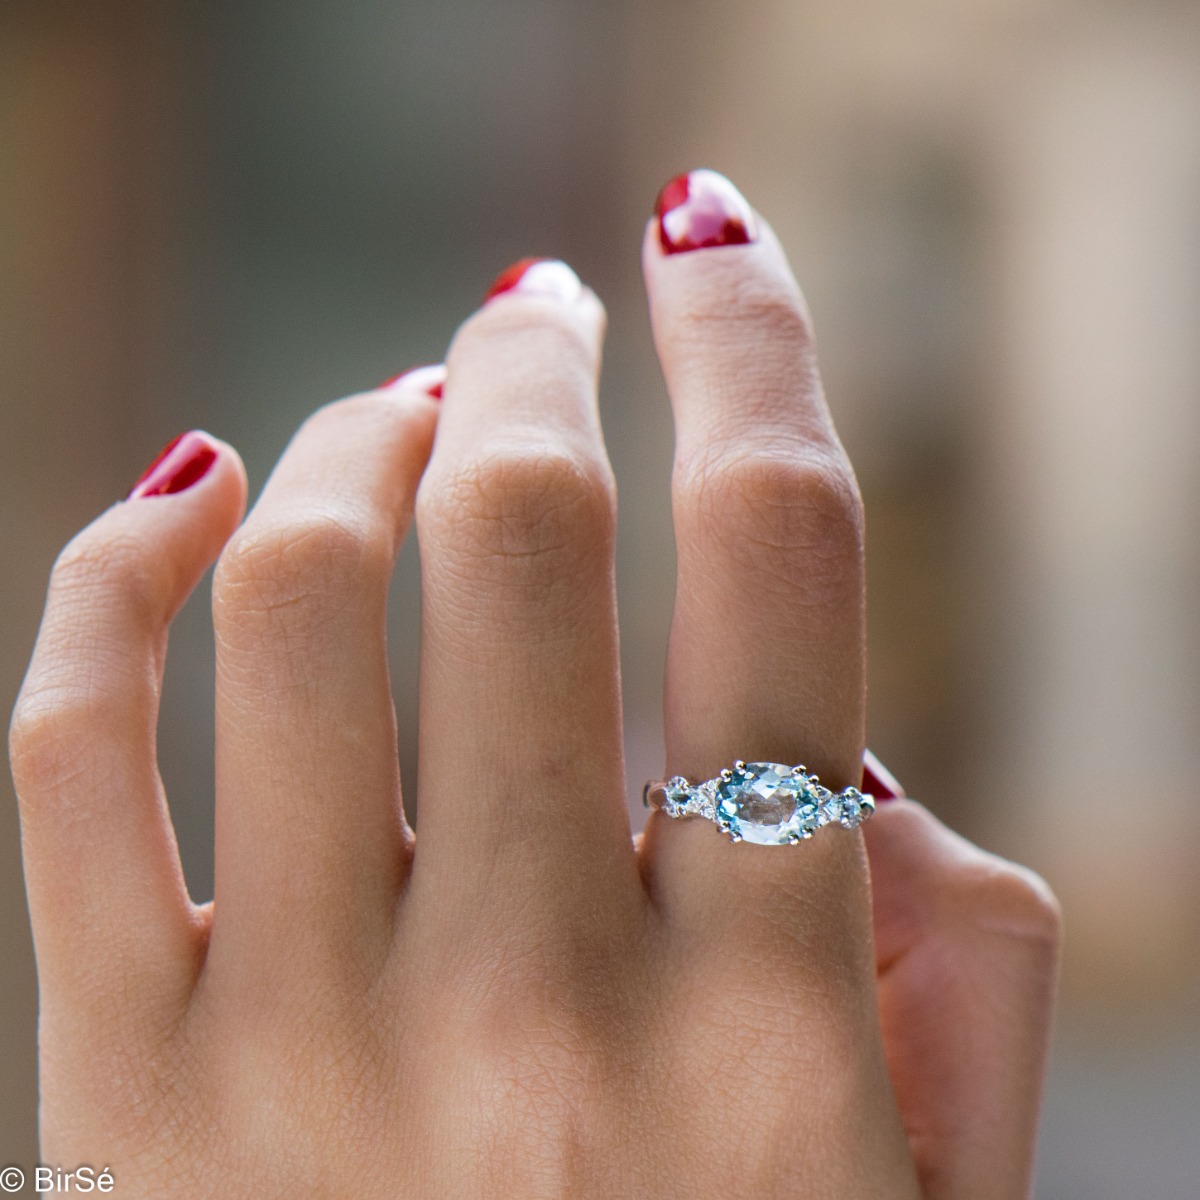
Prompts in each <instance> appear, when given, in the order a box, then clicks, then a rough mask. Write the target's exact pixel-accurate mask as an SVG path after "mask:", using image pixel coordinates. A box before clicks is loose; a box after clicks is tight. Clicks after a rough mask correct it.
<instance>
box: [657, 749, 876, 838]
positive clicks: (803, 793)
mask: <svg viewBox="0 0 1200 1200" xmlns="http://www.w3.org/2000/svg"><path fill="white" fill-rule="evenodd" d="M642 802H643V803H644V804H645V805H646V807H647V808H659V809H662V811H663V812H664V813H666V815H667V816H668V817H677V818H678V817H702V818H703V819H704V820H706V821H712V822H713V823H714V824H715V825H716V826H717V827H718V828H719V829H721V830H722V831H723V832H724V833H725V834H727V835H728V837H729V839H730V841H734V842H752V843H753V844H755V845H757V846H791V845H796V844H797V843H799V842H803V841H806V840H807V839H808V838H810V837H812V836H813V834H814V833H816V831H817V830H818V829H820V828H822V827H823V826H825V825H840V826H842V828H844V829H857V828H858V827H859V826H860V825H861V824H862V823H863V822H864V821H866V820H869V819H870V817H871V816H872V814H873V813H874V812H875V798H874V797H873V796H869V795H864V794H863V793H862V792H860V791H859V790H858V788H853V787H848V788H843V789H842V790H841V791H840V792H831V791H830V790H829V789H828V788H827V787H823V786H822V785H821V782H820V780H819V779H818V778H817V776H816V775H810V774H809V773H808V772H807V771H806V770H805V768H804V767H803V766H797V767H789V766H785V765H784V764H783V763H766V762H754V763H746V762H742V761H741V760H740V759H739V760H738V761H737V762H735V763H734V764H733V766H732V767H726V768H725V769H724V770H722V771H721V773H720V774H719V775H715V776H714V777H713V778H712V779H707V780H705V781H704V782H703V783H696V784H692V783H689V782H688V781H687V780H686V779H685V778H684V777H683V776H682V775H673V776H672V777H671V778H670V779H655V780H651V781H650V782H649V783H647V784H646V787H645V789H644V790H643V792H642Z"/></svg>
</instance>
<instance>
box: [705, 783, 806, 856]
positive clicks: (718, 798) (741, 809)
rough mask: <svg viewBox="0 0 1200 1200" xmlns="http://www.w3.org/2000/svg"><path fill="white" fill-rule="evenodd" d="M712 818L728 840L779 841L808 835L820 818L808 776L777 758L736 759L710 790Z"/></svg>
mask: <svg viewBox="0 0 1200 1200" xmlns="http://www.w3.org/2000/svg"><path fill="white" fill-rule="evenodd" d="M714 802H715V807H716V822H717V824H718V825H719V826H720V827H721V828H722V829H723V830H725V832H726V833H728V834H729V836H730V837H731V838H733V839H734V841H746V842H754V843H755V844H757V845H759V846H783V845H786V844H787V843H789V842H798V841H800V840H802V839H803V838H807V837H812V834H813V831H814V830H815V829H816V828H817V826H818V824H819V823H820V822H819V820H818V810H817V805H816V803H815V802H814V798H813V796H812V794H811V785H810V783H809V781H808V777H807V776H805V775H804V774H803V773H796V772H794V771H793V769H792V768H791V767H786V766H784V765H783V764H782V763H739V764H738V765H737V766H736V767H734V769H733V770H732V771H727V772H723V773H722V775H721V777H720V779H718V780H717V781H716V791H715V795H714Z"/></svg>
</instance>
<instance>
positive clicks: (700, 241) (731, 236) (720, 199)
mask: <svg viewBox="0 0 1200 1200" xmlns="http://www.w3.org/2000/svg"><path fill="white" fill-rule="evenodd" d="M654 212H655V215H656V216H657V217H658V240H659V242H660V243H661V245H662V248H663V250H664V251H665V252H666V253H667V254H679V253H681V252H682V251H685V250H702V249H705V248H706V247H709V246H745V245H747V244H748V243H749V242H756V241H758V223H757V222H756V221H755V219H754V210H753V209H752V208H751V207H750V205H749V204H748V203H747V202H746V198H745V196H743V195H742V193H741V192H739V191H738V190H737V188H735V187H734V186H733V184H732V183H730V182H729V180H728V179H726V178H725V176H724V175H718V174H717V172H716V171H688V173H687V174H686V175H676V176H675V178H674V179H672V180H671V182H670V183H668V184H667V186H666V187H664V188H663V190H662V191H661V192H659V193H658V203H657V204H656V205H655V206H654Z"/></svg>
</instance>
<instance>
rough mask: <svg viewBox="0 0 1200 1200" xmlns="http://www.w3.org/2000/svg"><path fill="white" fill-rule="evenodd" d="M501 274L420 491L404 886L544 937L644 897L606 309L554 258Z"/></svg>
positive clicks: (454, 377) (453, 367)
mask: <svg viewBox="0 0 1200 1200" xmlns="http://www.w3.org/2000/svg"><path fill="white" fill-rule="evenodd" d="M506 276H507V278H506V277H505V276H502V277H501V280H500V281H498V286H499V287H502V288H503V290H500V291H498V292H497V288H495V287H494V288H493V293H494V294H493V298H492V299H490V300H489V302H487V303H486V304H485V305H484V307H483V309H482V310H481V311H480V312H479V313H477V314H476V315H475V316H474V317H473V318H472V319H471V320H470V321H468V322H467V324H466V325H465V326H464V327H463V329H462V330H461V331H460V332H459V334H458V336H457V337H456V339H455V342H454V345H453V346H452V348H451V351H450V354H449V357H448V366H449V380H448V383H447V387H446V395H445V401H444V407H443V411H442V416H441V419H440V424H439V429H438V438H437V444H436V447H435V449H434V453H433V457H432V459H431V461H430V465H429V470H428V472H427V474H426V476H425V479H424V481H423V482H422V485H421V490H420V494H419V496H418V502H417V530H418V535H419V539H420V545H421V567H422V588H423V592H424V616H423V622H422V646H421V719H420V755H419V785H418V786H419V796H418V819H417V841H418V849H417V854H416V860H415V864H414V872H413V880H412V891H411V893H410V897H411V903H413V904H415V905H418V906H421V905H422V904H425V903H428V904H429V905H431V906H432V907H434V908H436V909H437V910H438V911H439V912H440V913H441V915H442V917H443V921H444V919H445V918H446V916H447V914H449V919H450V921H451V922H452V923H454V924H456V925H457V926H459V927H465V928H469V929H470V930H471V931H472V933H473V934H474V935H475V936H478V937H482V938H484V939H487V940H491V939H492V938H493V937H494V936H495V935H497V934H499V935H500V940H501V943H502V944H508V943H509V940H510V938H511V937H512V936H514V935H518V934H520V935H525V934H527V935H528V936H530V937H532V938H533V939H535V940H537V941H538V942H539V944H544V939H545V937H546V935H547V931H548V930H550V931H558V932H559V933H561V934H564V935H565V936H566V937H567V938H568V939H573V938H574V936H575V933H577V932H578V930H579V922H580V921H581V920H582V921H593V922H594V924H593V928H595V927H596V925H595V922H596V921H597V920H598V921H599V923H600V924H604V923H606V922H610V921H611V926H610V927H612V926H615V925H618V924H619V922H618V921H614V920H612V918H615V917H616V916H617V912H618V906H620V905H624V906H626V911H632V910H631V909H630V908H629V907H628V906H630V905H632V904H633V903H634V899H635V897H636V896H639V895H640V892H639V891H638V889H637V876H636V866H635V860H634V857H633V852H632V847H631V842H630V836H629V826H628V817H627V815H626V809H625V802H624V792H625V780H624V767H623V764H622V754H621V704H620V686H619V674H618V671H619V669H618V643H617V624H616V599H615V586H614V565H613V541H614V526H615V501H614V487H613V481H612V473H611V469H610V467H609V464H608V459H607V456H606V454H605V450H604V444H603V439H602V436H601V433H600V424H599V419H598V413H597V409H596V379H597V374H598V371H599V360H600V342H601V337H602V334H603V325H604V314H603V309H602V308H601V306H600V303H599V301H598V300H597V299H596V298H595V296H594V295H593V294H592V293H591V292H590V291H588V290H587V289H584V288H583V287H582V286H581V285H580V283H579V281H578V279H577V278H576V277H575V275H574V273H573V272H572V271H571V270H570V268H569V267H567V266H566V265H565V264H563V263H560V262H546V261H541V262H537V263H534V264H533V265H532V266H529V265H528V264H518V265H517V267H516V268H514V269H513V270H512V271H511V273H506ZM514 279H515V280H516V285H515V286H512V283H513V280H514ZM504 284H509V286H508V287H503V285H504ZM415 924H416V926H417V927H420V922H415ZM438 925H439V927H441V925H442V922H438Z"/></svg>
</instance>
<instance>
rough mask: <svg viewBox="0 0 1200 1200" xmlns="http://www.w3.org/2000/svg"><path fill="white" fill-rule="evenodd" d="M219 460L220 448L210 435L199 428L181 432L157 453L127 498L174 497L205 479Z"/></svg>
mask: <svg viewBox="0 0 1200 1200" xmlns="http://www.w3.org/2000/svg"><path fill="white" fill-rule="evenodd" d="M216 461H217V448H216V446H214V445H213V443H212V440H211V439H210V438H209V437H208V435H207V434H205V433H201V432H200V431H199V430H198V429H193V430H190V431H189V432H187V433H181V434H180V435H179V436H178V437H177V438H173V439H172V440H171V441H169V442H168V443H167V444H166V445H165V446H164V447H163V448H162V449H161V450H160V451H159V452H158V457H157V458H155V460H154V461H153V462H152V463H151V464H150V465H149V466H148V467H147V468H146V469H145V471H143V472H142V474H141V477H140V478H139V479H138V481H137V483H135V484H134V485H133V489H132V491H130V493H129V495H128V496H126V497H125V499H126V500H136V499H139V498H140V497H142V496H173V495H174V494H175V493H176V492H182V491H183V490H184V489H185V488H190V487H191V486H192V484H193V483H197V482H199V481H200V480H201V479H203V478H204V476H205V475H207V474H208V469H209V468H210V467H211V466H212V465H213V463H215V462H216Z"/></svg>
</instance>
